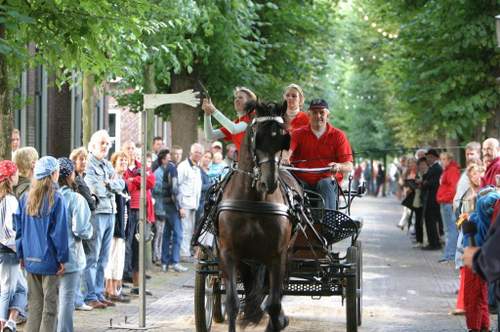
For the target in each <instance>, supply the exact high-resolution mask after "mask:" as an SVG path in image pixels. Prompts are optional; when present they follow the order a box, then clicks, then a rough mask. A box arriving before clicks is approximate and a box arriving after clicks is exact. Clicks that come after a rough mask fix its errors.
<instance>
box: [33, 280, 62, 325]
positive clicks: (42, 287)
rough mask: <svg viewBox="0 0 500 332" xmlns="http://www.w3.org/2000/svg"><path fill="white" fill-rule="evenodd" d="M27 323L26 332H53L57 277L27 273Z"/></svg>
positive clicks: (55, 317) (55, 315)
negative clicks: (28, 296) (28, 295)
mask: <svg viewBox="0 0 500 332" xmlns="http://www.w3.org/2000/svg"><path fill="white" fill-rule="evenodd" d="M27 279H28V288H29V292H30V300H29V302H28V311H29V315H28V322H27V323H26V328H25V330H26V331H29V332H31V331H40V332H42V331H43V332H53V331H55V328H56V319H57V290H58V288H59V277H58V276H55V275H41V274H33V273H29V272H28V278H27Z"/></svg>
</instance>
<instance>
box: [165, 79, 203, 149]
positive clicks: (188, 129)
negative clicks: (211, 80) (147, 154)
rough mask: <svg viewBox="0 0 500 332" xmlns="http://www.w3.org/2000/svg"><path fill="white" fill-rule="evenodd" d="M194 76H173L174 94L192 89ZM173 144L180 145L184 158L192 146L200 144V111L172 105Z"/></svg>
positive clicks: (180, 105)
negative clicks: (196, 143)
mask: <svg viewBox="0 0 500 332" xmlns="http://www.w3.org/2000/svg"><path fill="white" fill-rule="evenodd" d="M194 83H195V78H194V75H193V74H187V73H186V72H182V73H180V74H178V75H177V74H174V75H172V93H177V92H181V91H184V90H187V89H192V88H193V87H194V86H195V84H194ZM171 121H172V144H173V145H180V146H181V147H182V150H183V152H184V153H183V154H184V156H188V155H189V149H190V147H191V144H193V143H195V142H198V110H197V109H196V108H193V107H191V106H187V105H184V104H172V117H171Z"/></svg>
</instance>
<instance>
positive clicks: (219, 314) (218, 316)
mask: <svg viewBox="0 0 500 332" xmlns="http://www.w3.org/2000/svg"><path fill="white" fill-rule="evenodd" d="M221 286H222V280H221V279H220V278H217V279H216V280H215V282H214V288H213V289H214V316H213V317H214V321H215V322H216V323H222V322H224V320H225V319H226V294H221V290H222V287H221Z"/></svg>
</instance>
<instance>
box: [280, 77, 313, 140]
mask: <svg viewBox="0 0 500 332" xmlns="http://www.w3.org/2000/svg"><path fill="white" fill-rule="evenodd" d="M283 99H284V100H285V101H286V105H287V109H286V113H285V115H284V119H285V123H286V125H287V127H288V128H289V130H290V132H293V131H294V130H296V129H298V128H300V127H303V126H307V125H309V117H308V116H307V114H306V113H305V112H302V109H303V108H304V91H302V88H301V87H300V86H298V85H297V84H293V83H292V84H290V85H289V86H287V87H286V88H285V91H284V93H283Z"/></svg>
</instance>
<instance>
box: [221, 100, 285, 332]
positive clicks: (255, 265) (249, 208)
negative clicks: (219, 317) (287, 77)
mask: <svg viewBox="0 0 500 332" xmlns="http://www.w3.org/2000/svg"><path fill="white" fill-rule="evenodd" d="M247 106H248V105H247ZM248 107H252V108H253V109H254V110H255V116H254V119H253V121H252V123H251V124H249V126H248V128H247V130H246V134H245V139H244V142H243V144H242V145H241V151H240V160H239V163H238V169H237V170H235V171H234V173H233V174H232V176H231V177H230V179H229V181H228V183H227V185H226V187H225V188H224V194H223V197H222V200H221V202H220V204H219V211H220V212H219V216H218V230H219V236H218V246H219V254H220V268H221V269H222V271H223V274H224V278H225V285H226V310H227V313H228V318H229V332H235V331H236V318H237V315H238V312H239V305H240V300H239V298H238V293H237V278H238V273H239V276H240V278H241V280H242V281H243V284H244V288H245V295H246V296H245V302H244V308H243V310H242V311H243V317H242V325H244V326H245V325H248V324H255V325H256V324H258V323H259V322H260V320H261V319H262V317H263V314H264V312H263V310H262V309H261V304H262V301H263V299H264V293H265V290H266V289H267V287H268V289H269V297H268V300H267V302H266V304H265V310H266V311H267V313H268V314H269V318H270V319H269V323H268V325H267V328H266V332H274V331H281V330H283V329H284V328H285V327H286V326H287V325H288V319H287V317H286V316H285V315H284V312H283V310H282V306H281V298H282V287H283V280H284V278H285V270H286V264H287V252H288V248H289V243H290V239H291V233H292V223H291V218H290V216H289V215H288V207H287V205H286V197H285V195H284V192H283V190H282V188H281V185H280V180H279V161H280V157H281V151H283V150H288V149H289V147H290V135H289V133H288V131H287V130H286V128H285V125H284V123H283V118H282V115H283V113H284V111H285V110H286V109H285V108H283V106H282V105H278V104H275V103H261V102H257V103H254V104H252V105H249V106H248ZM266 273H267V275H266Z"/></svg>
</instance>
